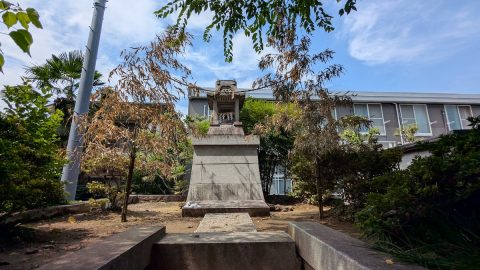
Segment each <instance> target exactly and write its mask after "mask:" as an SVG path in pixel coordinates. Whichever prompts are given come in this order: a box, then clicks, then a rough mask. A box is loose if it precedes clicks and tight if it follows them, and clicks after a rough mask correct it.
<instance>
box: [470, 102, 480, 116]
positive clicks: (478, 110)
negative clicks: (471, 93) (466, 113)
mask: <svg viewBox="0 0 480 270" xmlns="http://www.w3.org/2000/svg"><path fill="white" fill-rule="evenodd" d="M472 112H473V116H474V117H475V116H479V115H480V105H472Z"/></svg>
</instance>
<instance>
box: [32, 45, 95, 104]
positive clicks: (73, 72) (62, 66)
mask: <svg viewBox="0 0 480 270" xmlns="http://www.w3.org/2000/svg"><path fill="white" fill-rule="evenodd" d="M83 59H84V56H83V53H82V51H78V50H77V51H70V52H64V53H61V54H59V55H58V56H57V55H52V58H50V59H47V60H46V63H45V64H43V65H34V66H32V67H28V68H26V73H27V78H28V79H30V80H32V81H33V82H34V83H35V84H36V86H37V87H39V88H44V89H51V90H52V91H53V92H54V93H55V94H58V95H64V96H65V97H66V98H67V99H68V100H74V99H75V93H76V91H77V89H78V87H79V83H80V82H79V80H80V76H81V75H82V66H83ZM101 77H102V74H100V72H98V71H95V75H94V81H93V86H100V85H103V84H104V83H103V82H102V81H101Z"/></svg>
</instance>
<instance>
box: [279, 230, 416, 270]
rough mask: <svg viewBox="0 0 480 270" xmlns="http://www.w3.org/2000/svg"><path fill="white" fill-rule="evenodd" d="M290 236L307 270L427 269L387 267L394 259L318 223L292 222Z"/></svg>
mask: <svg viewBox="0 0 480 270" xmlns="http://www.w3.org/2000/svg"><path fill="white" fill-rule="evenodd" d="M288 234H289V235H290V236H291V237H292V238H293V240H294V241H295V245H296V247H297V252H298V254H299V255H300V256H301V257H302V260H303V262H304V265H305V269H316V270H320V269H321V270H330V269H331V270H334V269H335V270H336V269H344V270H357V269H362V270H364V269H365V270H367V269H389V270H392V269H395V270H407V269H408V270H421V269H425V268H423V267H420V266H416V265H407V264H400V263H398V262H394V263H393V264H387V261H386V259H387V258H391V257H392V256H390V255H387V254H383V253H380V252H376V251H373V250H371V249H370V248H368V246H367V244H366V243H365V242H362V241H360V240H358V239H355V238H352V237H350V236H348V235H346V234H344V233H342V232H339V231H336V230H334V229H331V228H329V227H327V226H324V225H322V224H319V223H316V222H291V223H289V225H288Z"/></svg>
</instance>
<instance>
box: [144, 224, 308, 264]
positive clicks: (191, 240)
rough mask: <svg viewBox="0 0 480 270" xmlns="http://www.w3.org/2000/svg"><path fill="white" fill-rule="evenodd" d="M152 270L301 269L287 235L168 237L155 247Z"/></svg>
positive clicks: (291, 241)
mask: <svg viewBox="0 0 480 270" xmlns="http://www.w3.org/2000/svg"><path fill="white" fill-rule="evenodd" d="M148 269H150V270H153V269H162V270H184V269H185V270H187V269H188V270H207V269H208V270H227V269H231V270H246V269H259V270H274V269H275V270H282V269H285V270H287V269H288V270H293V269H300V261H299V260H298V259H297V257H296V253H295V242H294V241H293V240H292V239H291V238H290V237H289V236H288V235H287V234H286V233H284V232H215V233H197V234H167V235H166V236H165V237H164V238H163V239H161V240H160V241H159V242H157V243H155V244H153V247H152V253H151V260H150V266H149V268H148Z"/></svg>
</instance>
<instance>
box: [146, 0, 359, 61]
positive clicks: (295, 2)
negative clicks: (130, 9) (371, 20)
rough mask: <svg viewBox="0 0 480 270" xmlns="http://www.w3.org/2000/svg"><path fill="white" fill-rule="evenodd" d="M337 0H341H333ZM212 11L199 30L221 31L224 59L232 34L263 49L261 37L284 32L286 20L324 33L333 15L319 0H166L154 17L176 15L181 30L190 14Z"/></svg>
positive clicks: (349, 5) (207, 34)
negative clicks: (167, 0)
mask: <svg viewBox="0 0 480 270" xmlns="http://www.w3.org/2000/svg"><path fill="white" fill-rule="evenodd" d="M337 2H343V1H342V0H337ZM355 5H356V0H345V5H344V6H343V7H342V8H340V10H339V14H340V16H341V15H343V14H345V13H347V14H348V13H350V12H351V11H352V10H356V7H355ZM207 10H208V11H210V12H212V13H213V17H212V21H211V23H210V24H209V25H208V26H207V27H206V29H205V31H204V33H203V39H204V40H205V41H209V40H210V38H211V30H212V29H213V28H215V29H216V30H217V31H219V30H222V31H223V47H224V55H225V60H226V61H227V62H231V61H232V59H233V54H232V50H233V41H232V40H233V35H234V34H236V33H237V32H241V31H243V32H244V33H245V35H246V36H251V38H252V41H253V48H254V49H255V51H256V52H260V51H262V50H263V48H264V39H265V36H266V37H269V38H274V39H279V38H282V36H283V35H284V32H283V28H282V24H283V22H284V21H288V22H289V24H293V25H295V26H296V27H298V29H299V30H304V31H305V32H306V33H312V32H313V31H315V29H316V28H320V29H324V30H325V31H327V32H331V31H333V29H334V27H333V25H332V19H333V16H332V15H330V14H328V13H327V11H326V10H325V7H324V5H323V3H322V1H320V0H309V1H305V0H292V1H267V0H240V1H224V0H170V1H169V2H168V3H167V4H166V5H165V6H163V7H162V8H161V9H159V10H157V11H156V12H155V14H156V15H157V16H158V17H161V18H165V17H167V16H169V15H172V14H177V13H178V15H176V16H177V21H176V24H175V27H176V28H178V29H180V30H184V29H185V27H186V26H187V24H188V22H189V20H190V19H191V18H192V15H199V14H201V13H204V12H206V11H207Z"/></svg>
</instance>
